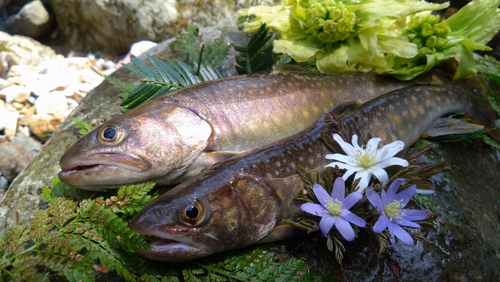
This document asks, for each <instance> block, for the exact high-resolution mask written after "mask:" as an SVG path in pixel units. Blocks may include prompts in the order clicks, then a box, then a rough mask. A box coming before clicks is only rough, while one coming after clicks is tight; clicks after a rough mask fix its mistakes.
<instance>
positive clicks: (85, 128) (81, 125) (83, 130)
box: [71, 117, 92, 137]
mask: <svg viewBox="0 0 500 282" xmlns="http://www.w3.org/2000/svg"><path fill="white" fill-rule="evenodd" d="M71 120H72V121H73V122H74V123H75V128H76V129H78V136H79V137H82V136H83V135H85V134H87V133H88V132H89V131H91V130H92V125H91V124H90V123H88V122H85V121H83V120H81V119H78V118H76V117H72V118H71Z"/></svg>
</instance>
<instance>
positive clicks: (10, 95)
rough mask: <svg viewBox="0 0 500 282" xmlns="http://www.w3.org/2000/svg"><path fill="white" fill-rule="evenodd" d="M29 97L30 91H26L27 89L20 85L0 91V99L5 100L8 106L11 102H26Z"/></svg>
mask: <svg viewBox="0 0 500 282" xmlns="http://www.w3.org/2000/svg"><path fill="white" fill-rule="evenodd" d="M29 96H30V91H29V90H28V88H26V87H24V86H20V85H11V86H9V87H6V88H4V89H2V90H0V99H3V100H5V102H7V103H9V104H10V103H12V102H13V101H16V102H19V103H24V102H26V101H27V100H28V97H29ZM15 99H18V100H23V102H20V101H18V100H15Z"/></svg>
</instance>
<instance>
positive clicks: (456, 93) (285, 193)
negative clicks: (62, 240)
mask: <svg viewBox="0 0 500 282" xmlns="http://www.w3.org/2000/svg"><path fill="white" fill-rule="evenodd" d="M487 91H488V89H487V88H486V86H485V84H484V83H483V81H481V80H480V79H477V78H472V79H468V80H464V81H459V82H454V83H450V84H448V85H446V86H413V87H408V88H404V89H402V90H397V91H394V92H391V93H388V94H386V95H383V96H381V97H378V98H375V99H373V100H371V101H370V102H367V103H365V104H363V105H361V106H359V107H357V108H356V109H354V110H350V111H345V109H346V108H349V107H350V106H352V104H353V103H343V104H342V105H341V106H337V107H334V108H333V109H331V110H330V112H333V113H335V114H338V113H340V112H343V113H342V114H341V115H340V117H341V119H342V124H343V125H344V126H345V127H349V126H350V125H352V124H353V123H355V122H356V123H358V124H362V125H363V126H364V127H363V128H362V132H364V133H370V134H371V135H373V136H379V137H381V138H382V143H389V142H392V141H395V140H401V141H403V142H405V144H407V145H409V144H411V143H412V142H414V141H416V140H417V139H418V137H419V136H420V135H421V134H422V133H424V132H427V131H428V130H429V129H430V128H432V127H433V126H434V124H436V122H438V121H439V119H440V117H441V116H443V115H446V114H450V113H456V112H463V113H465V114H468V115H470V116H471V117H474V118H476V119H477V120H479V121H480V122H482V124H484V125H485V126H487V127H493V126H494V111H493V110H492V109H491V107H490V106H489V104H488V101H487V98H486V93H487ZM324 119H325V116H323V118H321V119H320V120H319V121H318V122H317V123H316V125H314V126H312V127H310V128H309V129H307V130H305V131H303V132H301V133H298V134H296V135H293V136H291V137H289V138H286V139H283V140H281V141H277V142H275V143H273V144H270V145H266V146H264V147H261V148H258V149H254V150H251V151H249V152H246V153H243V154H241V155H238V156H235V157H233V158H231V159H228V160H226V161H223V162H221V163H218V164H216V165H214V166H212V167H211V168H209V169H207V170H205V171H204V172H202V173H201V174H199V175H198V176H196V177H194V178H192V179H189V180H188V181H185V182H183V183H181V184H180V185H178V186H176V187H174V188H173V189H171V190H170V191H168V192H166V193H165V194H162V195H161V196H159V197H158V198H157V199H155V200H154V201H152V202H151V203H150V204H149V205H147V206H146V207H145V208H144V209H143V210H141V211H140V212H139V213H138V214H137V215H136V216H135V217H134V219H133V220H132V221H131V223H130V227H131V228H132V230H134V231H135V232H137V233H139V234H144V235H151V236H155V237H158V240H156V241H154V242H153V243H152V244H151V246H152V249H151V250H148V251H142V252H139V255H140V256H143V257H145V258H149V259H154V260H162V261H167V262H182V261H188V260H192V259H196V258H199V257H204V256H208V255H210V254H214V253H218V252H222V251H225V250H229V249H234V248H240V247H244V246H247V245H252V244H257V243H263V242H271V241H277V240H284V239H287V238H290V236H293V235H294V234H297V230H296V229H294V228H293V227H291V226H289V225H287V224H285V223H284V220H294V219H295V216H294V212H300V208H299V207H300V204H301V203H299V202H297V201H296V200H295V199H294V197H295V196H296V195H297V194H298V193H299V192H300V191H301V190H303V189H304V188H303V183H302V181H301V178H300V171H299V167H302V168H304V169H306V170H308V171H310V172H311V173H312V174H315V173H316V172H320V173H321V172H323V171H324V169H325V165H326V164H327V160H326V159H325V155H326V154H329V153H331V152H330V151H329V150H328V149H327V148H326V146H325V145H324V142H323V141H322V138H321V133H322V132H323V133H326V134H329V135H331V134H333V133H334V131H335V126H334V125H333V124H331V123H325V122H323V120H324ZM492 133H493V135H494V136H495V137H496V138H498V137H499V136H500V135H499V134H498V131H492Z"/></svg>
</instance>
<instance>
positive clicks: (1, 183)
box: [0, 171, 9, 200]
mask: <svg viewBox="0 0 500 282" xmlns="http://www.w3.org/2000/svg"><path fill="white" fill-rule="evenodd" d="M1 174H2V171H0V175H1ZM7 188H9V182H8V181H7V179H5V177H3V176H0V190H1V191H5V190H7ZM0 200H1V199H0Z"/></svg>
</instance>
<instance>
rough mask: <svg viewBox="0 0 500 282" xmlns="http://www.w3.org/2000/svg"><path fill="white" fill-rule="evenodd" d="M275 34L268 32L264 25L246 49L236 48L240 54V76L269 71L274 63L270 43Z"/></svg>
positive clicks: (237, 67) (237, 68) (238, 70)
mask: <svg viewBox="0 0 500 282" xmlns="http://www.w3.org/2000/svg"><path fill="white" fill-rule="evenodd" d="M273 37H274V34H272V33H269V31H267V30H266V24H262V25H261V26H260V28H259V30H258V31H257V32H255V33H254V34H253V35H252V37H251V38H250V41H249V42H248V43H247V45H246V46H245V47H242V46H235V47H234V49H235V50H236V51H238V52H239V53H240V54H239V55H237V56H236V64H237V65H236V71H237V72H238V74H250V73H255V72H258V71H261V70H265V69H268V68H270V67H271V66H272V63H273V45H272V43H271V42H270V41H271V39H272V38H273Z"/></svg>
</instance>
